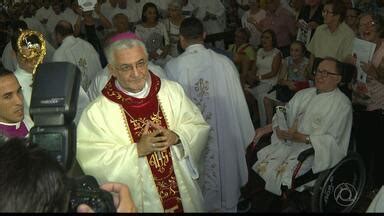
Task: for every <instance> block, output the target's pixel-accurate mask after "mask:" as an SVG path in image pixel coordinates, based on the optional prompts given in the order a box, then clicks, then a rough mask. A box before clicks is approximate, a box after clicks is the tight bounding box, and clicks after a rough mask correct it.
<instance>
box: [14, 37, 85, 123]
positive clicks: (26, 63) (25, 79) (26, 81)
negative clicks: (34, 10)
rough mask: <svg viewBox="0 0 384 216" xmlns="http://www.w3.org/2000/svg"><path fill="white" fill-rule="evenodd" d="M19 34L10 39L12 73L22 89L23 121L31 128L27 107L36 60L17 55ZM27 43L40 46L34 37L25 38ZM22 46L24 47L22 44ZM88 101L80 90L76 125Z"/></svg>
mask: <svg viewBox="0 0 384 216" xmlns="http://www.w3.org/2000/svg"><path fill="white" fill-rule="evenodd" d="M19 35H20V34H15V35H14V36H13V37H14V38H12V47H13V49H14V50H15V53H16V59H17V66H16V70H15V71H14V73H15V76H16V77H17V80H18V81H19V83H20V85H21V87H22V89H23V96H24V116H25V118H24V121H25V122H26V123H27V124H28V125H31V127H32V126H33V121H32V119H31V116H30V114H29V107H30V104H31V96H32V83H33V74H32V72H33V69H34V68H35V65H36V63H37V61H36V60H26V59H25V58H23V57H22V56H21V54H20V53H19V49H18V46H17V39H16V38H18V36H19ZM27 41H29V42H31V43H32V44H40V42H39V41H37V40H36V37H29V38H27ZM24 46H26V45H25V44H24ZM88 103H89V99H88V96H87V94H86V93H85V91H84V89H83V88H80V92H79V98H78V102H77V112H76V116H75V122H76V123H78V122H79V120H80V117H81V113H82V111H83V109H84V108H85V107H86V106H87V105H88Z"/></svg>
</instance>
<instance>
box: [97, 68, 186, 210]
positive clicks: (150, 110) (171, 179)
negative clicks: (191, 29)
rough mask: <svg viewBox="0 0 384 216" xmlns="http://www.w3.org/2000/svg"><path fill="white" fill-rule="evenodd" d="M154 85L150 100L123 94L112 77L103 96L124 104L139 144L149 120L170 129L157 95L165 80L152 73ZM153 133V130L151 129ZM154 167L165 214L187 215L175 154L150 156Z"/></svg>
mask: <svg viewBox="0 0 384 216" xmlns="http://www.w3.org/2000/svg"><path fill="white" fill-rule="evenodd" d="M150 76H151V80H152V84H151V88H150V92H149V94H148V96H147V97H146V98H142V99H139V98H134V97H131V96H128V95H126V94H125V93H123V92H122V91H120V90H119V89H118V88H117V87H116V85H115V80H116V79H115V78H114V77H112V78H111V79H110V80H109V81H108V83H107V84H106V86H105V87H104V89H103V91H102V93H103V95H104V96H105V97H106V98H108V99H109V100H111V101H113V102H115V103H118V104H120V105H121V106H122V107H123V109H125V111H124V113H125V117H126V122H127V123H128V127H129V130H130V135H131V138H132V139H133V141H134V142H135V143H137V142H139V140H140V137H141V135H142V134H143V131H144V127H145V123H146V121H147V120H150V121H152V122H153V123H155V124H158V125H161V126H162V127H164V128H168V127H167V122H166V120H165V118H164V114H163V112H162V110H161V106H160V103H159V100H158V98H157V93H158V92H159V90H160V85H161V81H160V79H159V77H157V76H155V75H154V74H152V73H150ZM150 130H153V128H150ZM146 157H147V161H148V164H149V166H150V167H151V171H152V175H153V179H154V181H155V184H156V187H157V190H158V193H159V197H160V200H161V202H162V204H163V208H164V211H165V212H176V213H179V212H180V213H181V212H183V205H182V203H181V198H180V192H179V188H178V185H177V180H176V175H175V172H174V170H173V162H172V157H171V151H170V149H169V148H168V149H167V150H166V151H164V152H158V153H156V152H154V153H152V154H149V155H147V156H146Z"/></svg>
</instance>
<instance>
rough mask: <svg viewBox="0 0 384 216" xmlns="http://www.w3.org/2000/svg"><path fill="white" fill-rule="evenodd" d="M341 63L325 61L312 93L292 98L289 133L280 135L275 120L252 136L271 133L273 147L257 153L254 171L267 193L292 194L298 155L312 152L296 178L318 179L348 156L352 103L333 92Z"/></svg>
mask: <svg viewBox="0 0 384 216" xmlns="http://www.w3.org/2000/svg"><path fill="white" fill-rule="evenodd" d="M341 67H342V66H341V63H340V62H338V61H337V60H335V59H333V58H325V59H324V60H323V61H322V62H321V63H320V64H319V66H318V68H317V70H316V75H315V87H314V88H308V89H305V90H302V91H299V92H298V93H296V95H295V96H294V97H293V98H292V99H291V100H290V101H289V103H288V104H287V105H286V106H285V108H286V116H287V121H286V122H287V127H288V130H286V129H285V130H284V129H280V127H281V128H282V126H283V125H284V124H282V123H279V118H278V117H277V115H276V114H275V116H274V117H273V120H272V124H270V125H267V126H265V127H264V128H258V129H257V130H256V136H255V139H258V138H260V137H261V136H262V135H264V134H266V133H269V132H272V130H273V134H272V137H271V144H270V145H268V146H266V147H264V148H263V149H261V150H260V151H258V153H257V158H258V160H257V161H256V163H255V164H254V165H253V167H252V168H253V170H254V171H255V172H256V173H257V174H258V175H260V176H261V177H262V178H263V179H264V180H265V182H266V184H265V189H266V190H267V191H270V192H272V193H274V194H277V195H281V186H282V185H285V186H288V188H291V183H292V182H291V181H292V176H293V171H294V169H295V167H296V166H297V164H298V161H297V157H298V155H299V154H300V153H301V152H302V151H304V150H306V149H308V148H313V149H314V152H315V154H314V156H312V157H310V158H308V159H307V160H305V161H304V163H303V165H302V167H301V169H300V171H299V172H298V175H297V176H300V175H302V174H304V173H305V172H307V171H309V170H310V169H312V171H313V173H318V172H321V171H324V170H326V169H329V168H332V167H334V166H335V165H336V164H337V163H338V162H340V161H341V160H342V159H343V158H344V157H345V156H346V155H347V151H348V146H349V139H350V133H351V127H352V107H351V102H350V100H349V99H348V98H347V96H346V95H344V93H342V92H341V91H340V90H339V88H338V87H337V85H338V83H339V82H340V81H341V79H342V78H341V76H342V75H341V71H342V69H341Z"/></svg>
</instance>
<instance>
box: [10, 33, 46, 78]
mask: <svg viewBox="0 0 384 216" xmlns="http://www.w3.org/2000/svg"><path fill="white" fill-rule="evenodd" d="M33 35H35V36H36V37H37V38H38V40H39V43H32V42H31V41H28V38H29V37H30V36H33ZM17 47H18V49H19V53H20V54H21V56H22V57H23V58H24V59H26V60H27V61H36V60H37V61H36V64H35V66H34V69H33V71H32V74H33V75H34V74H35V72H36V68H37V66H39V65H40V64H41V63H42V62H43V59H44V56H45V54H46V53H47V51H46V46H45V40H44V37H43V35H42V34H41V33H40V32H37V31H32V30H22V31H21V33H20V36H19V37H18V38H17Z"/></svg>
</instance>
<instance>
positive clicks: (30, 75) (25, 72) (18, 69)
mask: <svg viewBox="0 0 384 216" xmlns="http://www.w3.org/2000/svg"><path fill="white" fill-rule="evenodd" d="M15 73H19V74H22V75H23V76H28V77H32V76H33V75H32V73H29V72H28V71H26V70H24V69H23V68H21V67H20V66H19V64H16V71H15Z"/></svg>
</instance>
